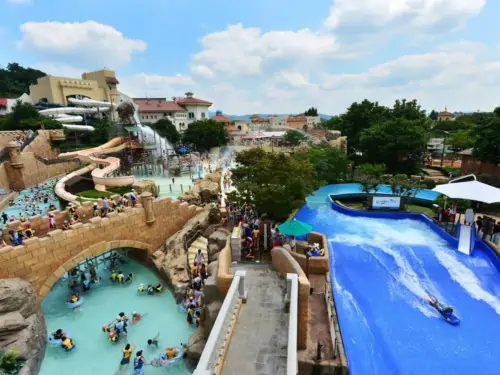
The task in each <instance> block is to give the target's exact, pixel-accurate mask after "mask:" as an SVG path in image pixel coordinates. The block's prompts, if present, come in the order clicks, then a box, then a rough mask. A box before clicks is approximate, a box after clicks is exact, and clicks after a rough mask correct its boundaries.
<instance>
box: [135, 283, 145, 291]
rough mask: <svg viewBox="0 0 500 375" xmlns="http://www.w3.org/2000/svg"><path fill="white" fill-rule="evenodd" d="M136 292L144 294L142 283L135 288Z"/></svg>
mask: <svg viewBox="0 0 500 375" xmlns="http://www.w3.org/2000/svg"><path fill="white" fill-rule="evenodd" d="M137 291H138V292H139V293H144V292H145V291H146V286H145V285H144V284H143V283H140V284H139V286H138V287H137Z"/></svg>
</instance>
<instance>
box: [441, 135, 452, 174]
mask: <svg viewBox="0 0 500 375" xmlns="http://www.w3.org/2000/svg"><path fill="white" fill-rule="evenodd" d="M443 133H444V139H443V149H442V150H441V167H443V163H444V149H445V146H446V136H447V135H448V134H449V133H450V132H447V131H443Z"/></svg>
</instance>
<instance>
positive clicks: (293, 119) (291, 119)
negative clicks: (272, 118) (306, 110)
mask: <svg viewBox="0 0 500 375" xmlns="http://www.w3.org/2000/svg"><path fill="white" fill-rule="evenodd" d="M287 121H288V122H304V121H306V122H307V119H306V117H305V116H304V115H298V116H288V119H287Z"/></svg>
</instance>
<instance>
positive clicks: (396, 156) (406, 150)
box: [359, 119, 430, 173]
mask: <svg viewBox="0 0 500 375" xmlns="http://www.w3.org/2000/svg"><path fill="white" fill-rule="evenodd" d="M429 132H430V127H429V123H428V121H427V120H426V119H422V120H406V119H393V120H389V121H385V122H382V123H378V124H376V125H373V126H372V127H370V128H369V129H366V130H364V131H363V133H362V134H361V136H360V146H359V147H360V149H361V151H362V153H363V159H364V160H365V161H366V162H369V163H378V164H385V165H386V167H387V170H388V171H389V172H391V173H394V172H396V173H397V172H403V173H413V172H415V171H416V169H417V168H416V167H417V164H418V163H420V161H421V160H422V156H423V154H424V153H425V152H426V150H427V141H428V138H429Z"/></svg>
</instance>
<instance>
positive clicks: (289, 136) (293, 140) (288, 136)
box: [283, 130, 307, 146]
mask: <svg viewBox="0 0 500 375" xmlns="http://www.w3.org/2000/svg"><path fill="white" fill-rule="evenodd" d="M306 139H307V137H306V136H305V135H304V134H303V133H302V132H299V131H298V130H287V131H286V133H285V135H284V136H283V140H284V141H285V142H287V143H288V144H290V145H291V146H297V145H299V144H300V143H301V142H303V141H305V140H306Z"/></svg>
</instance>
